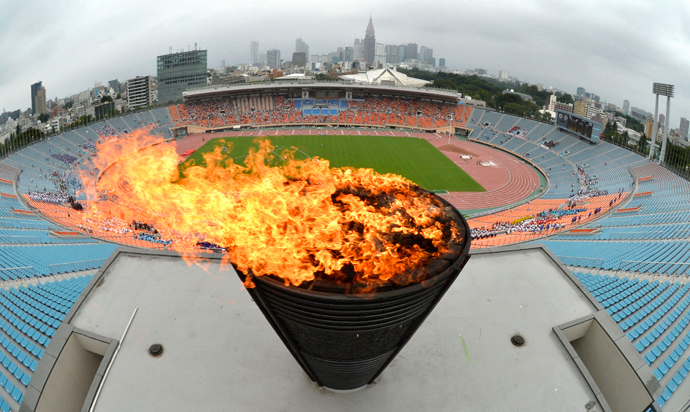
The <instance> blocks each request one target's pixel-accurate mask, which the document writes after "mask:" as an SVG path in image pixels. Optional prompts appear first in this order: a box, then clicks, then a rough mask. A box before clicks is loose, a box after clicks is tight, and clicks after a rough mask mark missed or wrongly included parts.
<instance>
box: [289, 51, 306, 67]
mask: <svg viewBox="0 0 690 412" xmlns="http://www.w3.org/2000/svg"><path fill="white" fill-rule="evenodd" d="M292 64H294V65H295V67H304V66H306V65H307V55H306V54H304V52H294V53H292Z"/></svg>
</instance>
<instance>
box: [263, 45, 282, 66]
mask: <svg viewBox="0 0 690 412" xmlns="http://www.w3.org/2000/svg"><path fill="white" fill-rule="evenodd" d="M266 62H267V65H268V67H269V68H271V69H275V68H277V67H278V68H279V67H280V50H278V49H271V50H268V51H267V52H266Z"/></svg>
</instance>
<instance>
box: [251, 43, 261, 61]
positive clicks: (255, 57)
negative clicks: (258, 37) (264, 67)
mask: <svg viewBox="0 0 690 412" xmlns="http://www.w3.org/2000/svg"><path fill="white" fill-rule="evenodd" d="M257 63H259V42H258V41H253V42H250V43H249V64H252V65H254V64H257Z"/></svg>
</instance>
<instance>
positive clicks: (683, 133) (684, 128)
mask: <svg viewBox="0 0 690 412" xmlns="http://www.w3.org/2000/svg"><path fill="white" fill-rule="evenodd" d="M688 129H690V122H689V121H688V119H686V118H685V117H681V118H680V137H682V138H683V139H684V140H686V141H687V140H688Z"/></svg>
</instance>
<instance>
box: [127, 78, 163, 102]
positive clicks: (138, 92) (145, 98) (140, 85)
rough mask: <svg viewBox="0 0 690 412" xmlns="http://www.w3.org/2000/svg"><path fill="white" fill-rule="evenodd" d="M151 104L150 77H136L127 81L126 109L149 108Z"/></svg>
mask: <svg viewBox="0 0 690 412" xmlns="http://www.w3.org/2000/svg"><path fill="white" fill-rule="evenodd" d="M159 93H160V89H159ZM159 95H160V94H159ZM152 103H153V99H152V94H151V76H137V77H135V78H133V79H130V80H128V81H127V107H128V108H129V109H133V108H136V107H146V106H150V105H151V104H152Z"/></svg>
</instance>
